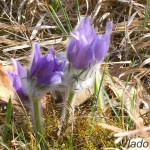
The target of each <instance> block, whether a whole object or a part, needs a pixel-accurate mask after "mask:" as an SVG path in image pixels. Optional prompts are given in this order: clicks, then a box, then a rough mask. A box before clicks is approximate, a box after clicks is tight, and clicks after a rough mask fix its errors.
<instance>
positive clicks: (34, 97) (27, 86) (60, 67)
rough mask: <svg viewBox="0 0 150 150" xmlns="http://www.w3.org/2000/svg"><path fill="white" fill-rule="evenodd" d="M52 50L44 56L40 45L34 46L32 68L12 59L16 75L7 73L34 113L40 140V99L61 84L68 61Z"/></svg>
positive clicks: (20, 95) (17, 91)
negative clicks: (54, 53) (24, 66)
mask: <svg viewBox="0 0 150 150" xmlns="http://www.w3.org/2000/svg"><path fill="white" fill-rule="evenodd" d="M53 52H54V49H53V48H51V49H50V50H49V51H48V52H47V53H46V54H45V55H44V56H42V54H41V51H40V46H39V44H38V43H35V44H34V48H33V55H32V60H31V63H30V66H29V67H27V68H23V67H22V66H21V65H20V63H18V62H17V61H16V60H15V59H12V61H13V64H14V68H15V73H11V72H7V73H8V76H9V78H10V80H11V81H12V86H13V87H14V89H15V90H16V93H17V94H18V96H19V97H20V99H21V100H23V101H24V102H25V103H27V104H28V105H29V107H30V108H31V112H32V121H33V125H34V129H35V132H36V135H37V137H38V138H39V140H40V139H41V135H43V128H42V125H43V121H42V110H41V101H40V98H41V96H43V94H44V93H45V92H46V91H47V90H50V89H51V88H52V87H53V86H56V85H57V84H59V83H61V80H62V76H63V71H64V69H65V66H66V61H65V60H63V59H60V57H61V54H57V55H55V56H54V55H53Z"/></svg>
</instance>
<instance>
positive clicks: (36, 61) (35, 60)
mask: <svg viewBox="0 0 150 150" xmlns="http://www.w3.org/2000/svg"><path fill="white" fill-rule="evenodd" d="M41 58H42V54H41V51H40V45H39V44H38V43H35V44H34V48H33V59H32V62H31V69H30V73H29V78H32V76H34V74H35V73H36V70H37V68H38V66H39V62H40V61H41Z"/></svg>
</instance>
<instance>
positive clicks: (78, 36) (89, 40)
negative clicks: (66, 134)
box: [60, 16, 113, 129]
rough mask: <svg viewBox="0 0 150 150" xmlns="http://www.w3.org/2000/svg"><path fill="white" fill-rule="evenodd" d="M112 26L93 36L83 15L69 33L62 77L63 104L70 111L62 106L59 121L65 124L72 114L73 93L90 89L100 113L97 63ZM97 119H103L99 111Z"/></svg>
mask: <svg viewBox="0 0 150 150" xmlns="http://www.w3.org/2000/svg"><path fill="white" fill-rule="evenodd" d="M112 27H113V24H112V22H111V21H110V22H108V23H107V24H106V31H105V33H104V34H98V35H97V34H96V32H95V29H94V27H93V26H91V25H90V16H87V17H84V18H82V19H81V20H80V22H79V24H78V26H77V27H76V28H75V30H74V31H73V32H72V33H71V39H70V40H69V42H68V45H67V52H66V53H67V54H66V56H67V59H68V61H69V63H68V67H67V69H66V70H65V76H64V78H63V82H64V84H65V85H66V87H67V89H66V90H67V92H66V93H67V94H66V95H65V98H64V99H65V100H64V101H65V102H66V105H67V104H68V106H70V107H71V109H67V106H64V108H63V110H62V115H61V122H65V120H66V119H67V115H68V114H69V115H70V114H73V111H74V107H75V101H76V94H77V93H78V92H80V91H81V90H88V89H93V91H94V92H95V93H94V94H95V95H96V97H97V104H98V107H99V109H100V110H102V108H103V102H102V99H101V95H100V94H99V93H100V92H99V89H100V88H99V87H100V85H99V83H100V80H101V74H100V62H101V61H102V60H103V58H104V57H105V55H106V53H107V51H108V49H109V45H110V34H111V32H112ZM68 93H69V94H68ZM100 117H103V115H102V111H100ZM72 118H73V117H72ZM62 124H63V123H61V125H60V129H61V126H62Z"/></svg>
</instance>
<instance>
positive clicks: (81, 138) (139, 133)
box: [0, 0, 150, 150]
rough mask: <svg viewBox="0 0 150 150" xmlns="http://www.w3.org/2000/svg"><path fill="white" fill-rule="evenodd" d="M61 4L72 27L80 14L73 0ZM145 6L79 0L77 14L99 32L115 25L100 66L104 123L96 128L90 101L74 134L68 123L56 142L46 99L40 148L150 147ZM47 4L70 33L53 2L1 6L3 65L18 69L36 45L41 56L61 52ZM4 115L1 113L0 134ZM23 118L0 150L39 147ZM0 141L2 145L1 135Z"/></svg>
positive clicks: (55, 113) (53, 110)
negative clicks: (140, 141)
mask: <svg viewBox="0 0 150 150" xmlns="http://www.w3.org/2000/svg"><path fill="white" fill-rule="evenodd" d="M62 2H63V5H64V8H65V10H66V11H67V13H68V17H69V20H70V22H71V24H72V26H73V27H74V26H75V25H76V23H77V14H78V12H77V8H76V5H75V0H63V1H62ZM147 3H148V1H147ZM147 3H146V1H145V0H138V1H133V0H127V1H126V0H103V1H102V0H98V1H92V0H86V1H85V0H79V9H80V13H81V15H85V14H86V15H91V16H92V23H93V24H94V26H95V29H96V31H97V33H102V32H104V25H105V23H106V22H107V20H109V19H110V20H112V21H113V24H114V27H113V33H112V38H111V46H110V50H109V52H108V55H107V57H106V59H105V60H107V62H108V63H104V65H105V64H106V75H105V80H104V88H105V94H104V97H105V99H106V101H107V103H108V105H107V107H106V112H105V114H104V115H105V120H106V123H105V124H99V123H98V121H97V115H96V114H94V116H92V115H91V114H92V112H93V109H92V108H93V107H94V102H93V101H92V100H93V99H92V98H91V99H90V100H88V101H87V102H86V103H84V104H82V105H81V106H79V108H78V109H77V111H76V116H75V117H76V120H75V124H74V126H73V132H72V126H71V125H70V124H68V127H67V129H66V130H64V131H63V132H62V134H61V135H60V136H59V137H57V130H58V128H57V126H58V121H59V120H58V118H59V108H58V106H57V104H56V103H55V102H54V101H53V100H52V98H50V97H49V96H47V98H46V100H47V101H48V102H47V103H46V104H45V108H44V112H45V130H46V138H45V139H46V141H45V142H44V144H43V148H42V149H47V148H50V147H51V148H53V149H64V150H65V149H83V150H84V149H90V150H96V149H107V148H114V149H115V148H121V146H122V144H121V143H120V141H121V140H122V139H123V141H125V140H127V139H128V138H136V137H141V138H144V139H145V140H147V141H148V142H149V143H150V138H149V137H150V133H149V130H150V129H149V126H150V71H149V69H150V16H149V14H150V9H149V8H150V7H149V8H148V4H147ZM47 4H49V5H50V6H51V7H53V8H54V9H55V10H56V13H57V15H58V17H59V19H60V21H61V23H62V25H63V26H64V28H65V29H66V31H67V32H68V33H69V29H68V27H67V24H66V21H65V19H64V16H63V14H62V11H61V9H60V8H59V7H58V3H57V1H56V0H54V1H51V3H48V1H47V2H46V1H36V0H29V1H27V0H23V1H17V0H11V1H1V3H0V52H1V55H0V61H1V63H2V64H3V65H9V64H10V65H11V61H10V58H15V59H18V60H20V61H21V63H22V64H26V63H28V59H29V57H30V52H31V47H32V42H34V41H39V42H40V43H41V46H42V48H43V49H42V50H43V53H45V52H46V51H47V50H48V48H49V47H51V46H53V47H54V48H55V51H56V53H57V52H58V51H64V50H65V45H66V43H67V37H68V36H69V35H65V34H64V33H62V32H61V30H60V29H59V27H58V26H57V25H56V23H55V22H54V20H53V19H52V17H51V15H50V14H49V12H48V10H47V7H46V5H47ZM149 5H150V4H149ZM0 78H1V77H0ZM106 93H107V94H106ZM1 103H2V102H1ZM134 104H135V105H134ZM111 105H112V106H111ZM110 106H111V107H110ZM114 112H117V114H118V117H117V116H116V114H115V113H114ZM2 114H3V115H2ZM4 116H5V112H0V123H1V124H0V128H1V131H3V130H2V129H3V126H4ZM91 117H93V118H91ZM22 118H23V117H22V113H21V112H18V110H16V109H15V110H14V114H13V116H12V126H11V128H10V129H11V130H10V138H9V139H8V141H7V143H3V142H1V144H2V143H3V145H1V146H0V149H4V146H6V145H7V146H8V147H11V148H12V149H16V148H19V149H23V148H24V149H35V147H37V141H36V139H35V137H34V134H33V132H32V128H31V126H30V125H29V126H28V124H27V123H26V122H25V121H24V123H23V124H22V120H23V119H22ZM129 130H132V131H129ZM128 131H129V132H128ZM114 134H115V137H114ZM0 136H1V137H0V138H1V139H0V140H1V141H2V132H0ZM116 138H117V139H116ZM115 139H116V141H115ZM115 142H116V143H117V144H116V143H115Z"/></svg>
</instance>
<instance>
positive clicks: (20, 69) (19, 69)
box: [12, 59, 25, 77]
mask: <svg viewBox="0 0 150 150" xmlns="http://www.w3.org/2000/svg"><path fill="white" fill-rule="evenodd" d="M12 62H13V65H14V68H15V73H16V74H17V75H18V76H19V77H23V75H24V73H25V69H24V68H23V67H22V65H21V64H20V63H19V62H17V61H16V60H15V59H12Z"/></svg>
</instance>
